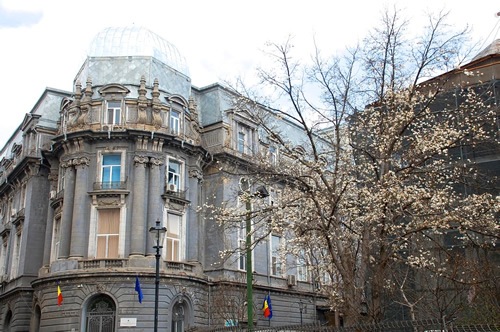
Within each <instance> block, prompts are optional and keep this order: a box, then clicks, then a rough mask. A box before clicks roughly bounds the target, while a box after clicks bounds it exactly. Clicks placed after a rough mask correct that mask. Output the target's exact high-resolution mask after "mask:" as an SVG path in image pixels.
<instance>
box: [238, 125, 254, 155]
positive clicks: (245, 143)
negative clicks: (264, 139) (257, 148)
mask: <svg viewBox="0 0 500 332" xmlns="http://www.w3.org/2000/svg"><path fill="white" fill-rule="evenodd" d="M237 127H238V129H237V135H238V136H237V142H236V143H237V147H236V148H237V149H238V151H239V152H241V153H245V154H252V153H253V139H252V133H253V131H252V129H251V128H250V127H248V126H246V125H244V124H241V123H238V125H237Z"/></svg>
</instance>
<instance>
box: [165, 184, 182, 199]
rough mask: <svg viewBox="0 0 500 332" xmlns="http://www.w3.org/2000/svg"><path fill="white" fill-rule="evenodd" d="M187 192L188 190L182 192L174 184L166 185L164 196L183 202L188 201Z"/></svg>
mask: <svg viewBox="0 0 500 332" xmlns="http://www.w3.org/2000/svg"><path fill="white" fill-rule="evenodd" d="M186 192H187V190H180V189H179V188H177V186H175V185H172V184H166V185H165V188H164V191H163V196H164V197H167V198H173V199H178V200H181V201H186Z"/></svg>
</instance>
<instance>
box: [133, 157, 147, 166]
mask: <svg viewBox="0 0 500 332" xmlns="http://www.w3.org/2000/svg"><path fill="white" fill-rule="evenodd" d="M148 162H149V158H148V157H146V156H134V165H135V166H143V167H146V164H147V163H148Z"/></svg>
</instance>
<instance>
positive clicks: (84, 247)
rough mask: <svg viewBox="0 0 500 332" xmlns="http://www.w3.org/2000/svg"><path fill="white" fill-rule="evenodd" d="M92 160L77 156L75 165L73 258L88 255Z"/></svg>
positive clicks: (72, 229)
mask: <svg viewBox="0 0 500 332" xmlns="http://www.w3.org/2000/svg"><path fill="white" fill-rule="evenodd" d="M89 164H90V160H89V159H88V158H86V157H82V158H76V159H74V160H73V165H75V168H76V181H75V183H76V186H75V200H74V201H75V202H76V204H74V205H73V224H72V227H71V250H70V257H71V258H83V257H86V256H87V252H88V240H89V220H88V217H87V216H88V211H89V206H90V204H89V197H88V194H87V185H88V173H89V172H88V170H89Z"/></svg>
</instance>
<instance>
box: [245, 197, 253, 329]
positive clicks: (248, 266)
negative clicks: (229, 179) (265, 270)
mask: <svg viewBox="0 0 500 332" xmlns="http://www.w3.org/2000/svg"><path fill="white" fill-rule="evenodd" d="M246 210H247V216H246V233H247V234H246V247H245V249H246V270H247V317H248V331H250V332H251V331H253V289H252V288H253V286H252V283H253V273H252V249H251V248H252V216H251V210H252V205H251V202H250V197H248V198H247V201H246Z"/></svg>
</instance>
